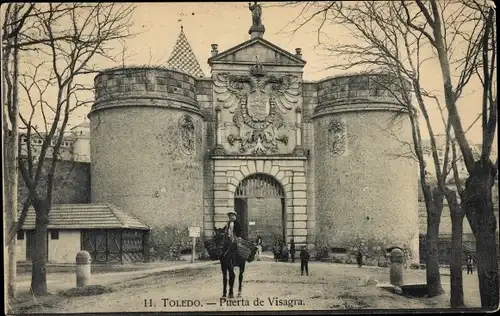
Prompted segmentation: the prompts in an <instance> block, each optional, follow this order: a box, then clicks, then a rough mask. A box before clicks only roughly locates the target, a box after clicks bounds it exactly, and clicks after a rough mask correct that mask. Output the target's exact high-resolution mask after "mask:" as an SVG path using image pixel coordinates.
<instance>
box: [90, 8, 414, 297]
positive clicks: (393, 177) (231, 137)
mask: <svg viewBox="0 0 500 316" xmlns="http://www.w3.org/2000/svg"><path fill="white" fill-rule="evenodd" d="M250 10H251V11H252V14H253V25H252V27H251V28H250V32H249V33H250V34H251V38H250V39H249V40H247V41H246V42H243V43H241V44H238V45H236V46H234V47H232V48H228V49H227V50H224V51H222V52H219V51H218V45H216V44H213V45H212V57H211V58H209V59H208V64H209V65H210V67H211V77H205V76H204V75H202V74H203V72H202V71H201V68H200V66H199V64H198V62H197V61H196V58H195V57H194V54H193V53H192V50H191V48H190V46H189V43H188V42H187V39H186V36H185V34H184V31H183V30H181V34H180V36H179V40H178V41H177V44H176V46H175V48H174V52H173V53H172V56H173V57H172V58H170V59H169V65H168V67H166V68H148V67H135V68H134V67H131V68H116V69H108V70H104V71H102V72H101V73H100V74H98V75H97V76H96V78H95V88H96V99H95V103H94V105H93V107H92V110H91V112H90V114H89V119H90V122H91V123H90V128H91V157H92V165H91V201H92V203H112V204H115V205H117V206H118V207H120V208H122V209H123V210H124V211H127V212H128V213H131V214H133V215H134V216H135V217H137V218H138V219H140V220H141V221H143V222H145V223H147V224H148V225H150V226H151V227H153V232H152V235H153V237H152V240H151V241H150V243H151V244H152V245H153V246H154V247H156V248H159V247H161V245H162V244H166V243H169V242H171V241H172V240H173V239H172V238H178V240H179V242H181V244H182V245H184V246H185V247H189V243H190V241H189V237H188V232H187V230H188V227H195V226H198V227H201V229H202V236H205V237H212V236H213V232H214V229H215V228H221V227H223V226H224V225H225V223H226V220H227V216H226V213H227V212H229V211H235V212H236V213H237V217H238V221H239V222H240V223H241V225H242V228H243V235H244V236H245V237H246V238H248V239H250V240H255V239H256V238H257V236H261V237H262V239H263V246H264V250H266V248H268V249H270V248H271V247H272V246H273V245H274V243H275V242H277V241H278V240H280V241H285V242H287V243H289V242H290V240H291V239H292V238H293V239H294V241H295V245H296V248H297V249H300V248H301V247H302V246H303V245H306V246H307V247H308V248H309V249H310V250H312V251H316V252H317V253H320V252H325V253H334V252H337V251H358V250H361V251H362V252H363V254H364V256H366V258H367V260H368V261H369V260H379V259H380V258H381V257H383V258H385V257H386V249H388V248H390V247H394V246H397V247H401V248H403V249H407V250H408V251H410V252H411V254H412V259H413V261H414V262H418V261H419V253H418V243H419V226H418V224H419V222H418V174H417V162H416V161H414V160H412V159H411V158H409V157H407V156H405V153H406V151H407V147H406V145H405V143H409V142H411V141H412V135H411V125H410V121H409V118H408V114H407V111H406V108H405V106H404V105H401V104H400V102H399V101H398V100H399V99H400V98H401V93H402V92H401V91H402V89H401V88H400V84H401V83H399V82H397V81H396V80H395V79H394V76H391V74H387V73H369V74H354V75H342V76H336V77H331V78H326V79H324V80H321V81H319V82H307V81H304V80H303V69H304V67H305V65H306V61H305V60H303V59H302V50H301V49H297V50H296V52H295V53H289V52H287V51H285V50H283V49H281V48H280V47H278V46H276V45H274V44H273V43H270V42H269V41H267V40H265V39H264V38H263V34H264V31H265V28H264V25H263V24H262V21H261V8H260V6H258V5H257V4H250ZM179 50H182V53H181V52H179ZM380 82H383V84H380ZM404 84H406V83H404ZM183 234H184V235H183ZM199 244H202V243H199ZM339 249H341V250H339ZM365 262H366V261H365ZM273 304H274V303H273ZM287 304H288V303H287Z"/></svg>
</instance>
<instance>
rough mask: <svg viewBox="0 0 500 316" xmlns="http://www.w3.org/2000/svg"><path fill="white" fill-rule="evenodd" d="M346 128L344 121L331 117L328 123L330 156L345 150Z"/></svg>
mask: <svg viewBox="0 0 500 316" xmlns="http://www.w3.org/2000/svg"><path fill="white" fill-rule="evenodd" d="M346 145H347V143H346V128H345V125H344V122H342V121H341V120H340V119H337V118H333V119H332V120H331V121H330V123H329V124H328V149H329V152H330V154H331V155H332V156H341V155H342V154H343V153H344V152H345V151H346Z"/></svg>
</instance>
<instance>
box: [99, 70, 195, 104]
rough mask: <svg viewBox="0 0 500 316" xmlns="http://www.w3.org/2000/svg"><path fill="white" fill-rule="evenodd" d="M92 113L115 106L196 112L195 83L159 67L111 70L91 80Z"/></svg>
mask: <svg viewBox="0 0 500 316" xmlns="http://www.w3.org/2000/svg"><path fill="white" fill-rule="evenodd" d="M94 84H95V103H94V105H93V106H92V111H96V110H100V109H103V108H109V107H117V106H127V105H133V106H156V107H158V106H159V107H176V108H178V107H185V108H186V109H191V110H192V111H196V112H199V111H198V109H199V106H198V103H197V102H196V93H195V90H196V79H195V78H194V77H193V76H191V75H189V74H186V73H184V72H181V71H178V70H174V69H170V68H163V67H126V68H123V67H121V68H112V69H106V70H103V71H102V72H100V73H99V74H98V75H97V76H96V77H95V78H94Z"/></svg>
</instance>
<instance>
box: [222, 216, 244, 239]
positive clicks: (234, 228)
mask: <svg viewBox="0 0 500 316" xmlns="http://www.w3.org/2000/svg"><path fill="white" fill-rule="evenodd" d="M227 216H228V217H229V220H228V221H227V224H226V226H224V228H225V229H226V233H227V234H228V236H229V237H231V238H233V239H235V237H241V233H242V229H241V225H240V223H238V221H237V220H236V212H234V211H230V212H228V213H227Z"/></svg>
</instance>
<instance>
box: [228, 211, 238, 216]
mask: <svg viewBox="0 0 500 316" xmlns="http://www.w3.org/2000/svg"><path fill="white" fill-rule="evenodd" d="M230 214H234V215H235V216H236V215H237V214H236V212H235V211H230V212H227V216H229V215H230Z"/></svg>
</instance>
